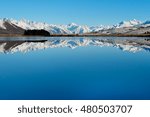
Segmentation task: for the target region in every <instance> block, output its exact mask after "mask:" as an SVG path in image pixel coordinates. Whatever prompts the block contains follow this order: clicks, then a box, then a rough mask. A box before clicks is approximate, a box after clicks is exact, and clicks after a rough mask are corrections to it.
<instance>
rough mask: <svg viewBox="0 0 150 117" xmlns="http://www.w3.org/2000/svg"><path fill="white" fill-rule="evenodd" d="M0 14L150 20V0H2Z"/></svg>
mask: <svg viewBox="0 0 150 117" xmlns="http://www.w3.org/2000/svg"><path fill="white" fill-rule="evenodd" d="M0 17H1V18H4V17H6V18H13V19H17V20H18V19H22V18H25V19H29V20H35V21H43V22H47V23H53V24H68V23H71V22H75V23H78V24H87V25H100V24H104V25H111V24H116V23H118V22H120V21H122V20H130V19H138V20H143V21H145V20H149V19H150V0H0Z"/></svg>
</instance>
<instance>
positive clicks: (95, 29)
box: [0, 18, 150, 34]
mask: <svg viewBox="0 0 150 117" xmlns="http://www.w3.org/2000/svg"><path fill="white" fill-rule="evenodd" d="M33 29H34V30H41V29H43V30H46V31H48V32H49V33H50V34H86V33H88V34H90V33H97V34H145V33H149V32H150V21H146V22H141V21H138V20H135V19H134V20H130V21H122V22H120V23H118V24H117V25H113V26H103V25H100V26H91V27H89V26H86V25H77V24H75V23H71V24H68V25H54V24H47V23H42V22H34V21H28V20H20V21H17V20H13V19H5V18H4V19H0V34H23V33H24V31H25V30H33Z"/></svg>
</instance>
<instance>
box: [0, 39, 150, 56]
mask: <svg viewBox="0 0 150 117" xmlns="http://www.w3.org/2000/svg"><path fill="white" fill-rule="evenodd" d="M85 46H99V47H103V46H107V47H108V46H109V47H116V48H118V49H121V50H123V51H128V52H133V53H136V52H139V51H142V50H145V51H148V52H150V41H149V40H143V39H141V40H139V39H133V40H131V39H130V40H128V39H123V40H117V39H115V40H114V39H100V38H84V39H82V38H78V39H73V38H67V39H66V38H60V39H59V38H52V39H51V40H39V41H38V40H36V41H35V40H34V41H32V40H27V41H23V40H22V41H21V40H19V41H18V40H16V41H6V40H5V41H0V53H16V52H23V53H25V52H29V51H35V50H41V49H47V48H65V47H69V48H71V49H75V48H78V47H85Z"/></svg>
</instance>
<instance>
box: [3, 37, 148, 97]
mask: <svg viewBox="0 0 150 117" xmlns="http://www.w3.org/2000/svg"><path fill="white" fill-rule="evenodd" d="M0 99H1V100H147V99H150V38H148V37H146V38H144V37H68V38H67V37H28V38H27V37H22V38H21V37H20V38H19V37H12V38H10V37H4V38H2V37H1V38H0Z"/></svg>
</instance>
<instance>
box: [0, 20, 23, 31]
mask: <svg viewBox="0 0 150 117" xmlns="http://www.w3.org/2000/svg"><path fill="white" fill-rule="evenodd" d="M23 33H24V29H23V28H21V27H19V26H16V25H15V24H13V23H11V22H9V21H7V20H0V34H23Z"/></svg>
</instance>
